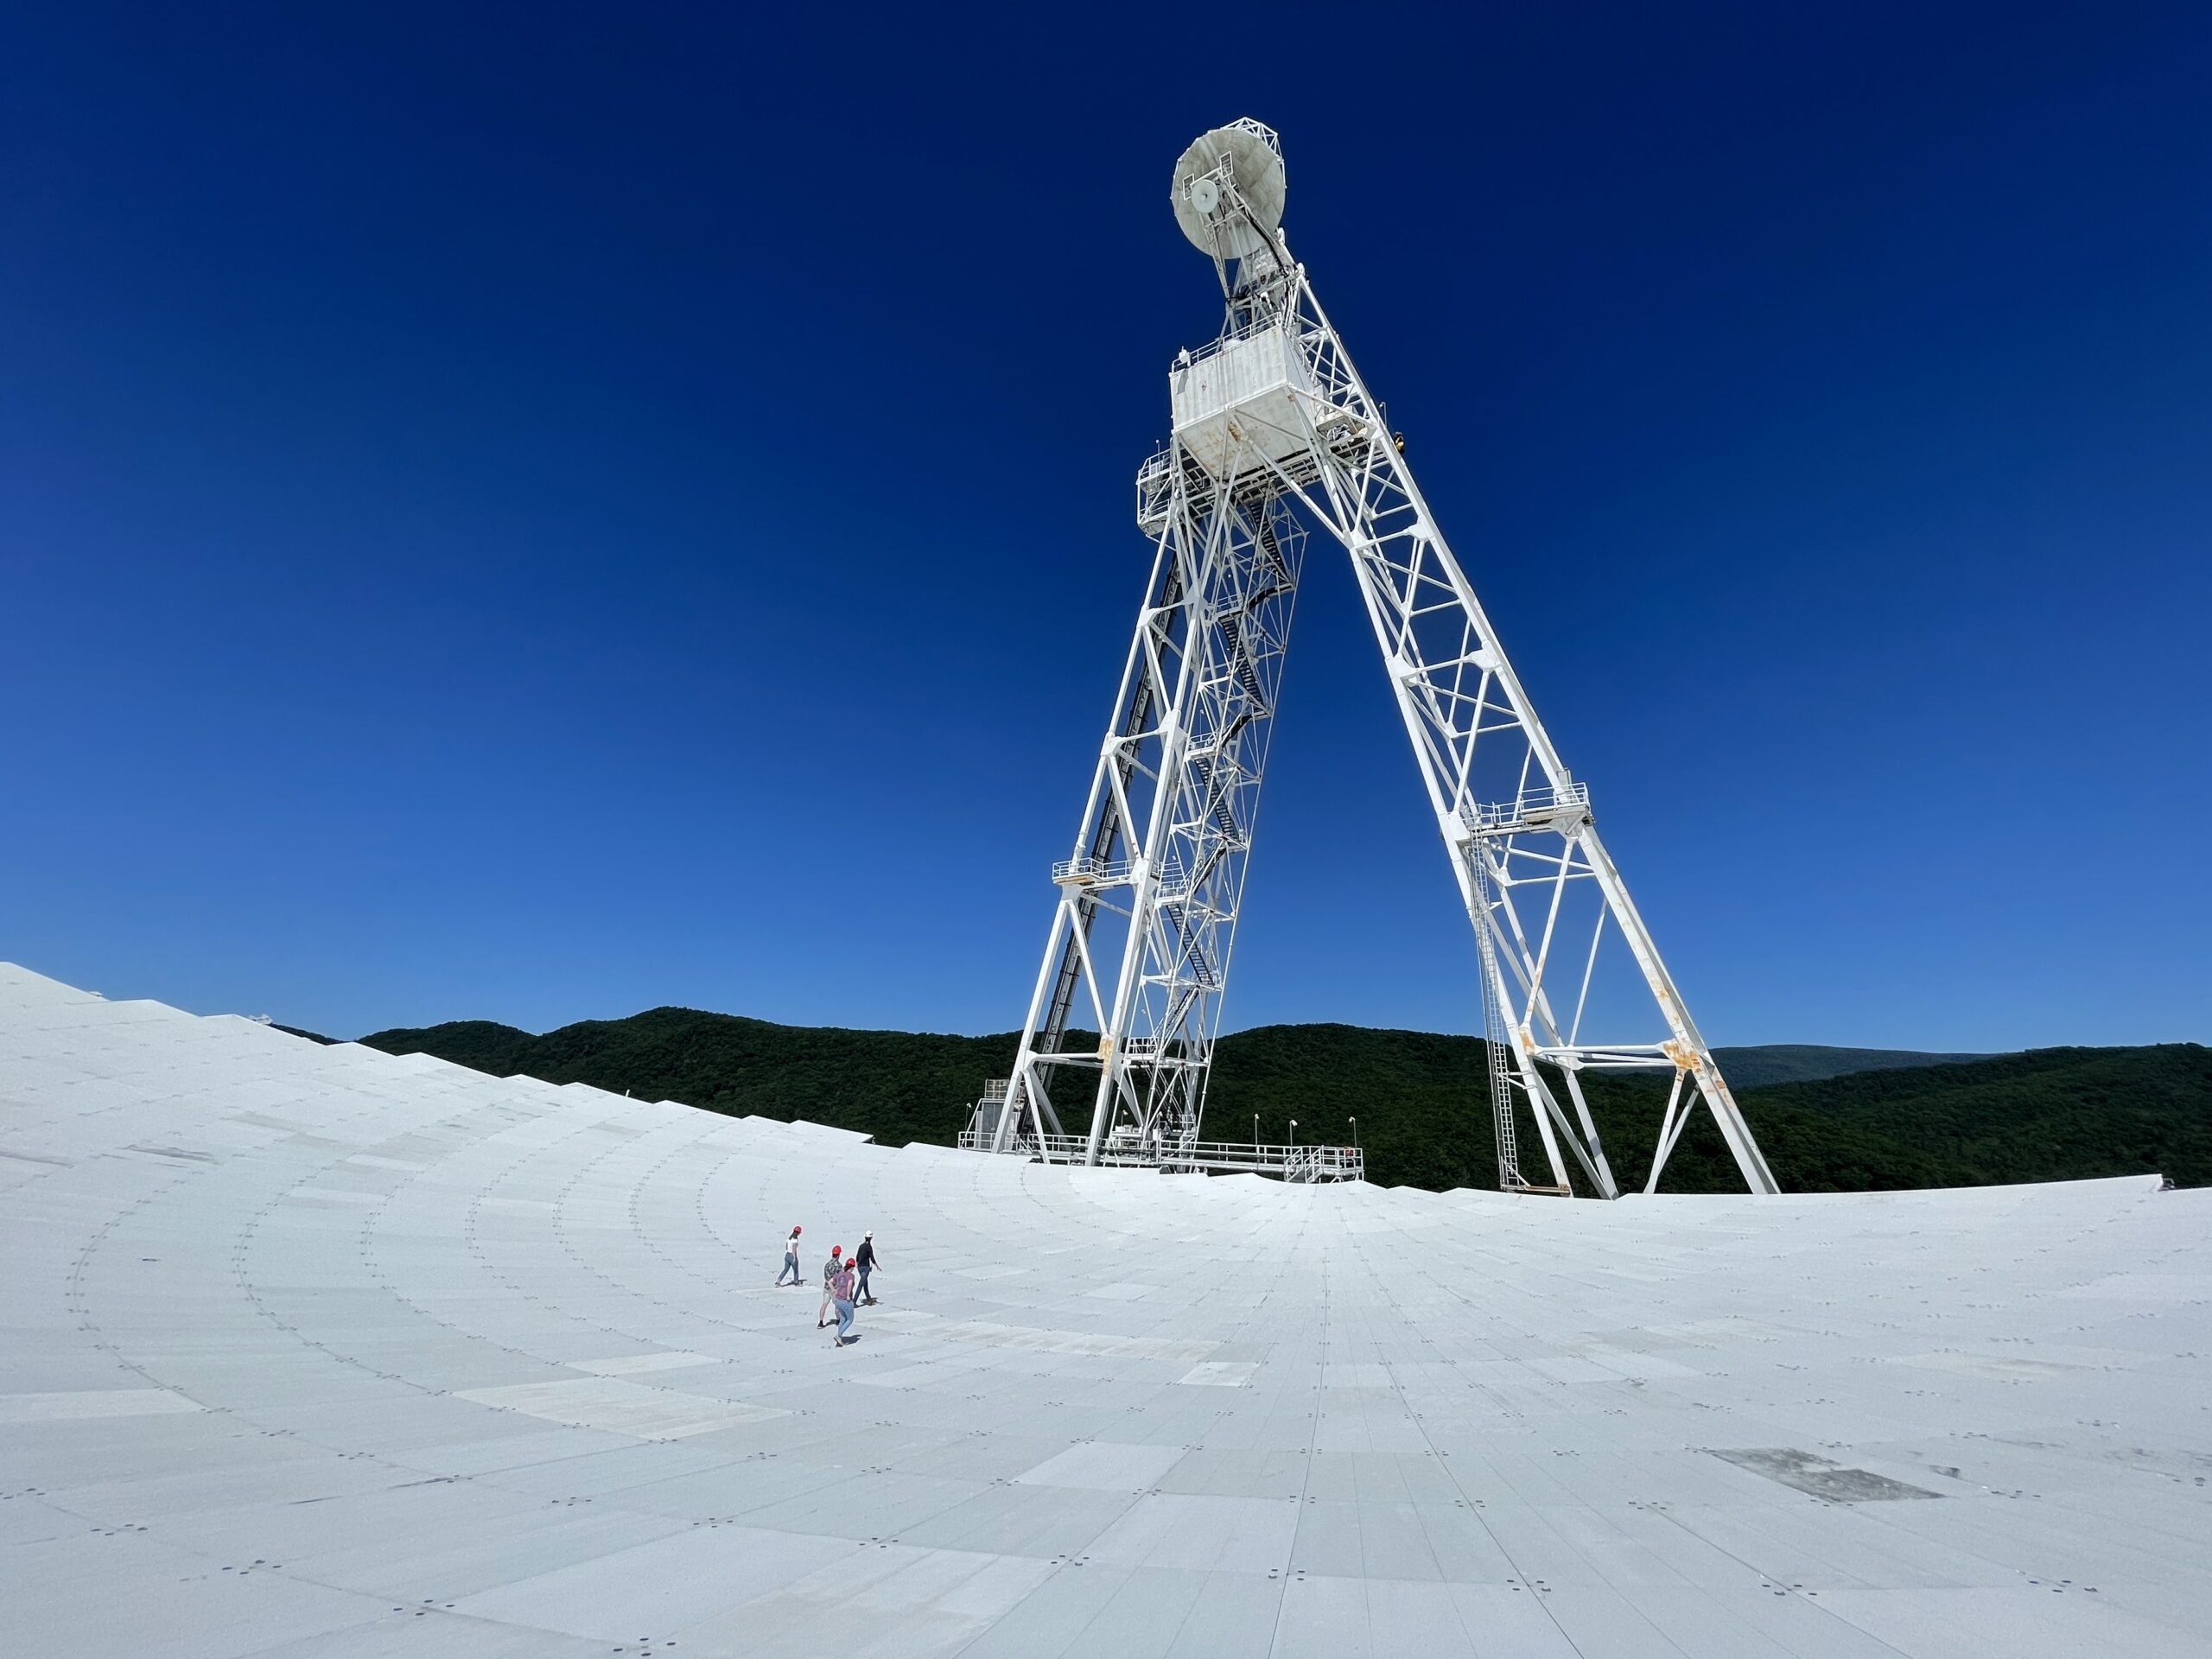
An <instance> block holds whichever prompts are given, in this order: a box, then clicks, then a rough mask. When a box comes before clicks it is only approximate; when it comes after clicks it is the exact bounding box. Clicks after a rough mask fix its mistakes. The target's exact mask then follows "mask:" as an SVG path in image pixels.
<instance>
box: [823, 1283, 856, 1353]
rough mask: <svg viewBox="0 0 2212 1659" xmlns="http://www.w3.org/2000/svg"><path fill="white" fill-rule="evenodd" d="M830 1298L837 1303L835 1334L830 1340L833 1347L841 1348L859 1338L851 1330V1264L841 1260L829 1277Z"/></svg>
mask: <svg viewBox="0 0 2212 1659" xmlns="http://www.w3.org/2000/svg"><path fill="white" fill-rule="evenodd" d="M829 1300H831V1301H833V1302H835V1303H836V1305H837V1335H836V1338H835V1339H834V1340H833V1341H832V1342H831V1344H830V1346H831V1347H833V1348H842V1347H843V1346H844V1345H845V1344H847V1343H849V1342H858V1341H859V1340H860V1338H858V1337H856V1336H855V1335H853V1334H852V1331H853V1264H852V1263H851V1262H842V1263H841V1264H840V1265H839V1266H838V1268H837V1271H836V1273H834V1274H831V1275H830V1278H829Z"/></svg>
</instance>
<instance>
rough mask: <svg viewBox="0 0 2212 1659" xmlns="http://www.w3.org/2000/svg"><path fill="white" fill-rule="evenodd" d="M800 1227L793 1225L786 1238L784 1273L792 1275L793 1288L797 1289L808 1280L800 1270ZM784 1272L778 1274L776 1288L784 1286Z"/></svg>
mask: <svg viewBox="0 0 2212 1659" xmlns="http://www.w3.org/2000/svg"><path fill="white" fill-rule="evenodd" d="M798 1236H799V1229H798V1228H797V1227H793V1228H792V1229H791V1231H790V1232H789V1233H788V1234H787V1235H785V1238H784V1273H788V1274H791V1288H792V1289H794V1290H796V1289H798V1287H800V1286H801V1285H803V1284H804V1283H805V1282H806V1275H805V1274H803V1273H801V1272H800V1271H799V1270H798ZM784 1273H779V1274H777V1275H776V1288H777V1289H779V1290H781V1289H782V1288H783V1287H784Z"/></svg>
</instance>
